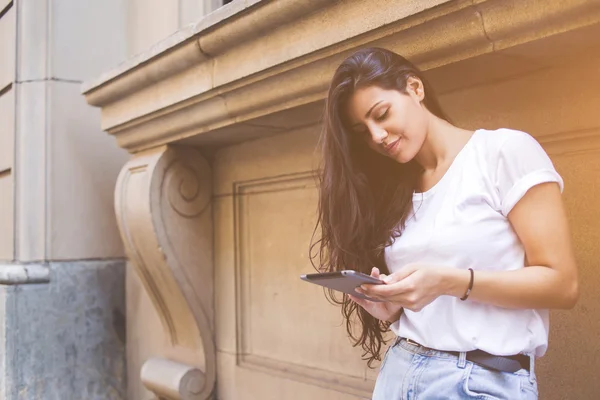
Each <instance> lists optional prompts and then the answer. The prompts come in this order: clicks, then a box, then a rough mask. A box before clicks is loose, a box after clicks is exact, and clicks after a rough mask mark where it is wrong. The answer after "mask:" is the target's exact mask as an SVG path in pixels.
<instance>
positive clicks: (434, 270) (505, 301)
mask: <svg viewBox="0 0 600 400" xmlns="http://www.w3.org/2000/svg"><path fill="white" fill-rule="evenodd" d="M321 143H322V151H323V170H322V176H321V181H320V198H319V219H318V224H319V225H318V226H319V227H320V231H321V239H320V240H319V242H317V245H318V250H319V251H318V254H317V255H316V259H317V260H318V264H319V269H320V270H321V271H323V272H326V271H336V270H342V269H354V270H359V271H362V272H365V273H369V274H371V276H374V277H380V278H381V279H383V280H384V281H385V282H386V284H385V285H363V286H362V287H361V288H360V289H359V290H358V291H359V292H361V293H363V294H365V295H366V296H368V297H369V298H372V299H374V300H379V301H369V300H363V299H360V298H357V297H353V296H344V298H343V300H342V301H340V302H339V303H340V304H342V311H343V315H344V317H345V318H346V322H347V324H346V326H347V330H348V333H349V334H350V336H351V337H352V339H353V340H354V341H355V345H361V346H362V348H363V349H364V350H365V355H366V356H367V358H366V359H368V360H369V366H370V365H371V363H372V362H373V361H374V360H379V359H380V353H381V349H382V343H383V342H384V339H383V336H384V334H385V332H386V331H387V330H388V329H391V330H392V331H393V332H394V333H395V334H396V336H397V339H396V340H395V341H394V343H393V344H392V346H390V348H389V349H388V351H387V353H386V355H385V357H384V360H383V362H382V364H381V369H380V372H379V375H378V378H377V382H376V385H375V391H374V394H373V399H376V400H380V399H381V400H393V399H412V398H415V399H416V398H419V399H463V398H480V399H510V400H515V399H535V398H537V396H538V394H537V393H538V392H537V382H536V377H535V370H534V364H535V358H536V357H541V356H542V355H544V353H545V352H546V349H547V346H548V309H568V308H572V307H573V306H574V305H575V303H576V301H577V298H578V281H577V267H576V264H575V260H574V256H573V251H572V248H571V244H570V238H569V229H568V225H567V218H566V216H565V211H564V208H563V204H562V200H561V191H562V188H563V181H562V179H561V177H560V176H559V175H558V173H557V172H556V170H555V169H554V167H553V165H552V162H551V161H550V159H549V158H548V156H547V154H546V153H545V152H544V150H543V149H542V147H541V146H540V145H539V144H538V143H537V142H536V141H535V140H534V139H533V138H532V137H531V136H529V135H528V134H526V133H523V132H519V131H515V130H510V129H499V130H484V129H479V130H476V131H475V132H473V131H469V130H465V129H461V128H458V127H456V126H453V125H452V124H451V123H450V122H448V118H446V116H445V115H444V113H443V112H442V110H441V108H440V106H439V104H438V102H437V101H436V99H435V96H434V93H433V91H432V90H431V88H430V87H429V85H428V83H427V82H426V80H425V79H424V78H423V75H422V73H421V72H420V71H419V70H418V69H417V68H415V67H414V66H413V65H412V64H411V63H410V62H408V61H407V60H406V59H404V58H402V57H401V56H399V55H397V54H395V53H392V52H390V51H387V50H384V49H377V48H375V49H364V50H360V51H358V52H356V53H355V54H353V55H352V56H350V57H349V58H348V59H346V60H345V61H344V62H343V63H342V64H341V65H340V66H339V68H338V69H337V70H336V72H335V75H334V77H333V80H332V82H331V87H330V89H329V95H328V99H327V109H326V116H325V125H324V130H323V134H322V140H321ZM313 258H315V257H313ZM355 318H357V319H358V321H359V324H358V327H359V328H360V331H359V332H358V333H356V332H355V331H353V329H352V327H353V326H357V325H356V324H354V323H353V321H354V319H355Z"/></svg>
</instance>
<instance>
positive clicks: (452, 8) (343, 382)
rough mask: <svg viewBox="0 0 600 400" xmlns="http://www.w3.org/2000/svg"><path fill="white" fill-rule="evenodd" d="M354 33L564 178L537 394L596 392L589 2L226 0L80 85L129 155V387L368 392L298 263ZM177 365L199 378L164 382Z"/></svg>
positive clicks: (598, 166)
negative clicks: (559, 242)
mask: <svg viewBox="0 0 600 400" xmlns="http://www.w3.org/2000/svg"><path fill="white" fill-rule="evenodd" d="M363 46H382V47H387V48H390V49H392V50H395V51H397V52H398V53H400V54H403V55H405V56H407V57H408V58H410V59H412V60H413V61H415V62H416V63H417V64H418V65H419V66H420V67H421V68H423V69H425V70H426V71H427V74H428V76H429V78H430V79H431V81H432V83H433V85H434V87H435V88H436V89H437V91H438V92H439V94H440V96H441V101H442V105H443V106H444V107H445V109H446V110H447V112H448V113H449V115H450V116H451V118H452V119H453V120H454V122H456V123H457V124H458V125H460V126H463V127H466V128H473V129H474V128H497V127H511V128H515V129H521V130H525V131H527V132H529V133H531V134H533V135H534V136H535V137H536V138H537V139H538V140H539V141H540V142H541V143H542V145H543V146H544V147H545V148H546V150H547V151H548V152H549V154H550V155H551V157H552V159H553V161H554V162H555V164H556V166H557V168H558V170H559V172H560V173H561V174H562V175H563V177H564V178H565V181H566V190H565V194H564V198H565V202H566V204H567V207H568V211H569V217H570V220H571V224H572V229H573V240H574V243H575V246H576V252H577V257H578V262H579V266H580V268H581V275H582V298H581V301H580V303H579V305H578V307H577V308H576V309H575V310H574V311H570V312H553V314H552V332H551V349H550V351H549V353H548V355H547V356H546V357H545V358H544V359H543V360H541V361H540V362H539V364H538V375H539V377H540V381H541V384H540V387H541V398H544V399H557V400H558V399H567V398H568V399H571V398H573V399H575V398H577V399H591V398H594V394H593V393H597V392H598V389H600V387H599V383H598V381H597V380H596V379H595V375H596V371H597V370H598V368H599V367H600V364H599V362H600V361H598V360H599V359H600V358H599V357H598V356H599V355H600V345H599V344H598V342H597V338H596V334H595V332H597V331H598V329H599V328H600V326H599V322H598V321H600V320H599V319H598V318H597V315H598V312H599V311H600V305H599V304H600V303H599V302H600V297H599V296H598V295H597V293H596V292H597V291H596V290H595V289H594V287H595V285H596V283H597V282H598V280H599V279H600V274H599V273H598V271H597V268H595V266H596V260H597V259H598V258H599V257H600V247H598V243H599V242H600V211H599V208H598V206H597V204H598V203H597V200H596V199H597V197H598V196H600V186H599V185H598V177H599V176H600V161H599V160H600V158H599V157H598V155H599V151H600V119H599V114H598V113H597V112H596V110H597V108H598V106H599V105H600V100H599V99H598V95H597V89H598V88H599V87H600V74H599V71H600V70H599V68H600V52H599V49H600V3H598V2H595V1H576V0H573V1H546V2H540V1H534V0H525V1H523V0H519V1H510V0H478V1H443V0H438V1H435V0H427V1H409V0H406V1H395V2H377V5H375V2H370V1H353V0H349V1H343V2H331V1H324V0H322V1H319V0H313V1H308V0H306V1H291V0H278V1H245V2H244V1H241V0H238V1H234V2H233V3H232V4H230V5H228V6H227V7H224V8H222V9H220V10H218V11H217V12H215V13H213V14H210V15H208V16H207V17H205V18H203V19H201V20H198V21H197V23H196V24H192V25H189V26H186V27H185V28H183V29H181V30H179V31H178V32H177V33H176V34H175V35H172V36H170V37H168V38H166V39H164V40H163V41H161V42H159V43H158V44H156V45H154V46H153V47H151V48H150V49H149V50H147V51H146V52H144V53H141V54H139V55H137V56H135V57H132V58H130V59H129V60H128V61H126V62H125V63H124V64H122V65H121V66H120V67H118V68H117V69H115V70H112V71H109V72H107V73H105V74H104V75H102V76H101V77H100V78H99V79H97V80H93V81H90V82H88V83H87V84H86V85H85V86H84V94H85V96H86V99H87V100H88V102H89V103H90V104H92V105H94V106H98V107H100V108H101V110H102V127H103V129H104V130H106V131H107V132H109V133H110V134H112V135H114V136H115V138H116V140H117V143H118V144H119V146H121V147H122V148H125V149H127V150H128V151H129V152H130V153H131V155H132V156H131V160H130V161H129V163H128V164H126V166H125V167H124V169H123V170H122V171H121V176H120V179H119V183H118V185H117V195H116V199H117V215H118V220H119V223H120V228H121V234H122V235H123V237H124V238H125V245H126V248H127V254H128V255H129V259H130V262H131V264H132V266H133V267H134V269H135V270H136V271H137V277H139V281H138V278H137V277H136V276H133V275H130V276H129V277H128V290H129V292H128V307H129V309H128V310H129V315H130V318H129V319H128V332H129V344H130V347H129V353H128V363H129V365H128V368H129V369H128V371H129V376H130V382H129V393H130V396H131V398H135V399H141V398H143V396H145V395H142V392H144V389H143V388H142V386H141V385H140V383H139V381H137V382H136V377H137V376H139V371H140V370H141V371H142V379H143V380H144V383H145V385H146V388H151V389H153V390H154V392H155V393H157V394H159V395H164V396H166V397H168V398H205V394H206V393H209V392H210V390H211V389H210V388H212V387H213V386H214V388H215V390H216V393H217V394H218V398H221V399H242V398H243V399H307V398H331V399H351V398H366V397H368V396H369V393H370V391H371V389H372V386H373V382H374V378H375V376H376V372H374V371H370V370H368V369H367V368H366V366H365V364H364V363H363V362H361V361H360V354H359V352H358V351H357V349H353V348H352V347H351V346H350V345H349V342H348V340H347V339H346V337H345V331H344V329H343V327H341V326H340V323H341V317H340V315H339V311H338V310H337V309H335V308H334V307H333V306H329V305H328V303H327V302H326V301H325V299H324V298H323V296H322V292H321V291H320V290H319V289H318V288H316V287H311V286H310V285H306V284H304V283H302V282H301V281H300V280H299V279H298V275H300V274H301V273H305V272H309V271H310V270H311V266H310V264H309V262H308V244H309V240H310V236H311V233H312V228H313V224H314V221H315V219H314V218H315V207H316V189H315V186H314V171H315V169H316V168H317V167H318V160H317V158H316V155H315V151H314V150H315V145H316V140H317V136H318V133H319V129H320V127H319V120H320V118H321V115H322V112H323V111H322V110H323V99H324V97H325V93H326V90H327V84H328V79H329V78H330V77H331V75H332V72H333V70H334V68H335V66H336V65H337V64H338V63H339V62H340V61H341V60H342V59H343V58H344V57H345V56H346V55H347V54H349V53H350V52H351V51H353V50H355V49H357V48H360V47H363ZM185 207H187V208H185ZM183 208H185V210H186V211H185V212H182V211H181V210H183ZM206 213H212V219H209V218H207V217H206ZM210 232H212V234H211V233H210ZM140 282H141V284H140ZM146 296H148V297H149V299H150V300H151V302H152V304H153V308H152V309H149V308H148V307H149V302H148V301H147V299H146ZM133 313H135V314H136V316H132V314H133ZM149 332H152V334H149ZM157 332H161V337H160V338H159V337H158V336H157ZM200 338H201V339H200ZM149 357H156V358H157V359H154V360H152V362H146V359H147V358H149ZM161 360H162V362H165V360H170V361H174V362H177V363H179V364H180V368H181V369H178V370H177V371H179V372H178V373H175V372H174V373H173V375H172V377H173V380H172V381H170V382H166V381H165V380H164V379H163V380H162V381H161V382H159V379H158V378H153V377H158V376H159V375H160V373H159V371H160V370H161V368H162V366H161V364H160V362H161ZM144 362H146V363H145V364H144ZM142 365H144V366H143V367H142ZM173 368H174V367H173ZM186 368H187V369H186ZM194 368H197V369H198V370H199V371H202V372H201V373H200V374H198V379H199V381H198V383H197V384H198V387H202V389H201V394H199V395H192V394H191V393H188V394H184V392H185V390H184V389H180V392H181V393H182V394H180V395H175V394H171V395H168V394H167V392H168V391H170V392H169V393H174V392H176V391H177V390H179V389H178V385H181V382H179V383H177V379H175V376H176V375H177V374H179V375H177V376H184V375H183V372H182V371H194ZM173 371H174V370H173ZM189 373H191V372H189ZM151 375H152V376H153V377H151ZM215 377H216V380H215ZM178 396H180V397H178ZM186 396H187V397H186Z"/></svg>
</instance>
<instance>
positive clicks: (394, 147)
mask: <svg viewBox="0 0 600 400" xmlns="http://www.w3.org/2000/svg"><path fill="white" fill-rule="evenodd" d="M399 143H400V139H398V140H395V141H393V142H392V143H390V144H388V145H387V146H385V151H386V152H387V153H388V154H392V153H394V152H395V151H396V150H397V149H398V144H399Z"/></svg>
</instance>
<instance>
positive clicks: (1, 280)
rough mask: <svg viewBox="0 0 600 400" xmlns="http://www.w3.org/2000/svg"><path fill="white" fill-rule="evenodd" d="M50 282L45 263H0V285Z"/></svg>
mask: <svg viewBox="0 0 600 400" xmlns="http://www.w3.org/2000/svg"><path fill="white" fill-rule="evenodd" d="M48 282H50V268H49V267H48V265H45V264H0V285H25V284H31V283H48Z"/></svg>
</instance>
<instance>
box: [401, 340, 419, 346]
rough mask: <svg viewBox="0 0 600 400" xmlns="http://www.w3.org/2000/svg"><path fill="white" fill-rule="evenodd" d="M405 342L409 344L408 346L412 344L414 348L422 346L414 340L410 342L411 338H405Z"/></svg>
mask: <svg viewBox="0 0 600 400" xmlns="http://www.w3.org/2000/svg"><path fill="white" fill-rule="evenodd" d="M404 340H405V341H406V343H408V344H412V345H413V346H416V347H421V345H420V344H419V343H417V342H415V341H412V340H410V339H409V338H404Z"/></svg>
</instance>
